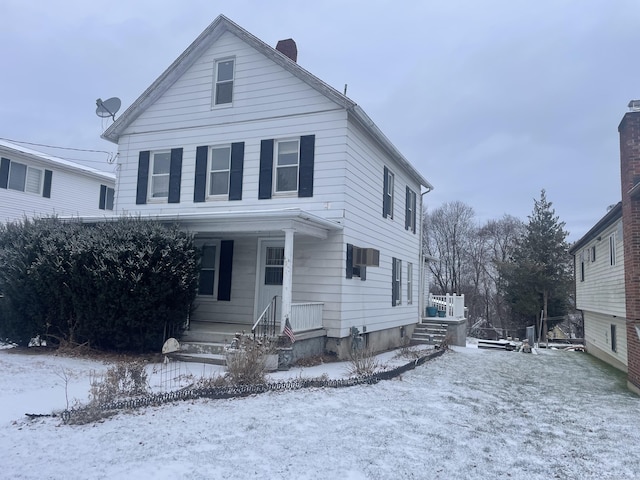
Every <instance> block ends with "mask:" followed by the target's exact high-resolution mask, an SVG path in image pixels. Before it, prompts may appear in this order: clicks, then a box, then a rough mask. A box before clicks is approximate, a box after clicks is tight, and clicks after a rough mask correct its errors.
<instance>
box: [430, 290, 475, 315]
mask: <svg viewBox="0 0 640 480" xmlns="http://www.w3.org/2000/svg"><path fill="white" fill-rule="evenodd" d="M429 305H432V306H434V307H436V308H437V309H438V310H440V311H444V312H445V316H446V317H454V318H465V311H466V308H465V306H464V295H456V294H453V295H450V294H448V293H447V294H446V295H431V294H430V295H429Z"/></svg>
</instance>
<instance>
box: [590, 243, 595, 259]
mask: <svg viewBox="0 0 640 480" xmlns="http://www.w3.org/2000/svg"><path fill="white" fill-rule="evenodd" d="M591 261H592V262H595V261H596V246H595V245H593V246H592V247H591Z"/></svg>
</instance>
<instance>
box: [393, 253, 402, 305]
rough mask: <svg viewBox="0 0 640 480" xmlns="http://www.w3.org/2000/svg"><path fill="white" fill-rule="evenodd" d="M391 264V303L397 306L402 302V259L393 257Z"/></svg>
mask: <svg viewBox="0 0 640 480" xmlns="http://www.w3.org/2000/svg"><path fill="white" fill-rule="evenodd" d="M391 266H392V269H391V270H392V272H391V274H392V279H391V280H392V281H391V305H392V306H394V307H395V306H396V305H400V304H401V303H402V260H400V259H399V258H395V257H394V258H392V264H391Z"/></svg>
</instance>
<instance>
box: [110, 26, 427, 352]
mask: <svg viewBox="0 0 640 480" xmlns="http://www.w3.org/2000/svg"><path fill="white" fill-rule="evenodd" d="M296 60H297V47H296V45H295V43H294V42H293V40H291V39H289V40H285V41H281V42H279V44H278V47H277V49H274V48H272V47H270V46H269V45H267V44H265V43H264V42H262V41H261V40H259V39H258V38H256V37H255V36H253V35H252V34H250V33H249V32H247V31H246V30H244V29H242V28H241V27H239V26H238V25H236V24H235V23H233V22H232V21H230V20H229V19H227V18H226V17H224V16H219V17H218V18H216V19H215V21H214V22H213V23H212V24H211V25H210V26H209V27H208V28H207V29H206V30H205V31H204V32H203V33H202V34H201V35H200V36H199V37H198V38H197V39H196V40H195V41H194V42H193V43H192V44H191V45H190V46H189V47H188V48H187V49H186V51H185V52H184V53H182V55H180V56H179V57H178V58H177V60H175V61H174V62H173V64H171V66H169V68H168V69H167V70H166V71H165V72H164V73H162V75H160V77H159V78H158V79H157V80H156V81H155V82H154V83H153V84H152V85H151V86H150V87H149V88H148V89H147V90H146V91H145V92H144V93H143V94H142V95H141V96H140V97H139V98H138V99H137V100H136V101H135V102H134V103H133V104H132V105H131V106H130V107H129V108H128V109H127V110H126V111H125V112H124V113H123V114H122V115H121V116H120V117H119V118H118V119H117V120H116V121H115V122H114V123H113V124H112V125H111V126H110V127H109V128H108V129H107V130H106V131H105V132H104V134H103V135H102V137H103V138H105V139H107V140H109V141H111V142H114V143H116V144H118V152H119V157H118V162H119V169H118V172H119V173H118V179H117V186H116V205H117V211H116V212H115V213H116V214H118V215H119V214H131V215H141V216H145V217H150V218H157V219H160V220H164V221H167V222H178V223H179V224H180V225H181V226H182V227H183V228H185V229H188V230H190V231H192V232H194V233H195V235H196V240H197V242H198V244H199V245H200V246H201V248H202V262H201V273H200V285H199V295H198V300H197V306H196V308H195V310H194V312H193V314H192V316H191V326H192V329H194V330H196V329H197V328H196V327H199V328H200V329H202V328H205V327H207V326H208V328H209V329H210V330H211V331H214V330H215V328H216V325H221V324H227V325H228V324H232V325H234V328H236V329H237V330H240V329H243V330H246V331H249V330H250V329H251V327H252V326H253V325H254V323H255V322H256V321H257V320H258V319H259V318H261V315H262V314H263V312H265V309H266V310H267V311H269V308H270V307H269V306H270V305H272V299H273V298H274V297H275V298H276V302H275V305H276V306H275V314H276V315H275V318H276V323H277V328H280V329H282V328H284V320H285V319H289V320H290V322H291V325H292V327H293V330H294V331H295V332H296V337H297V340H299V341H296V343H295V348H305V347H304V340H307V343H308V344H310V342H316V345H320V344H321V345H322V347H323V348H326V349H327V350H329V351H333V352H336V353H338V354H339V355H345V354H346V353H347V352H348V351H349V348H350V345H351V342H350V339H351V338H352V335H354V334H355V333H356V330H355V329H357V333H360V334H363V341H364V342H365V344H367V345H369V346H370V347H371V348H372V349H374V350H382V349H386V348H391V347H394V346H397V345H399V344H401V343H403V342H404V341H405V340H406V339H405V338H403V337H404V336H406V335H409V334H410V331H411V329H412V327H413V326H414V325H415V324H416V323H418V322H419V321H420V317H421V313H422V312H421V308H420V305H421V301H420V298H419V297H420V295H421V292H420V283H421V282H420V278H421V275H420V274H421V272H420V269H421V263H422V262H421V237H422V232H421V223H422V222H421V221H420V216H421V206H420V204H421V193H423V192H427V191H429V190H431V189H432V186H431V185H430V184H429V182H428V181H427V180H426V179H425V178H424V177H423V176H422V175H421V174H420V173H419V172H418V171H417V170H416V169H415V168H414V167H413V166H412V165H411V164H410V163H409V161H408V160H407V159H406V158H405V157H404V156H403V155H402V154H401V153H400V152H399V151H398V150H397V149H396V147H394V145H393V144H392V143H391V142H390V141H389V140H388V139H387V138H386V137H385V136H384V134H383V133H382V132H381V131H380V130H379V129H378V127H377V126H376V125H375V124H374V123H373V121H372V120H371V119H370V118H369V117H368V116H367V115H366V114H365V113H364V111H363V110H362V109H361V108H360V107H359V106H358V105H357V104H355V103H354V102H353V101H352V100H350V99H349V98H348V97H346V96H345V95H343V94H341V93H340V92H338V91H337V90H335V89H334V88H332V87H330V86H329V85H327V84H326V83H324V82H323V81H321V80H320V79H318V78H317V77H315V76H313V75H312V74H310V73H309V72H307V71H306V70H305V69H304V68H302V67H301V66H300V65H298V64H297V63H296ZM261 321H265V320H264V319H262V320H261ZM309 348H312V347H309Z"/></svg>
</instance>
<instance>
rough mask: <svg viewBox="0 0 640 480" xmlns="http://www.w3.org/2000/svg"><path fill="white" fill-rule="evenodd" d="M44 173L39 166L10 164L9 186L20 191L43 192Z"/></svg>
mask: <svg viewBox="0 0 640 480" xmlns="http://www.w3.org/2000/svg"><path fill="white" fill-rule="evenodd" d="M43 177H44V175H43V173H42V170H40V169H39V168H34V167H29V166H27V165H25V164H23V163H18V162H11V163H10V164H9V180H8V183H7V187H8V188H10V189H11V190H18V191H20V192H28V193H36V194H38V195H40V194H41V193H42V179H43Z"/></svg>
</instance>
